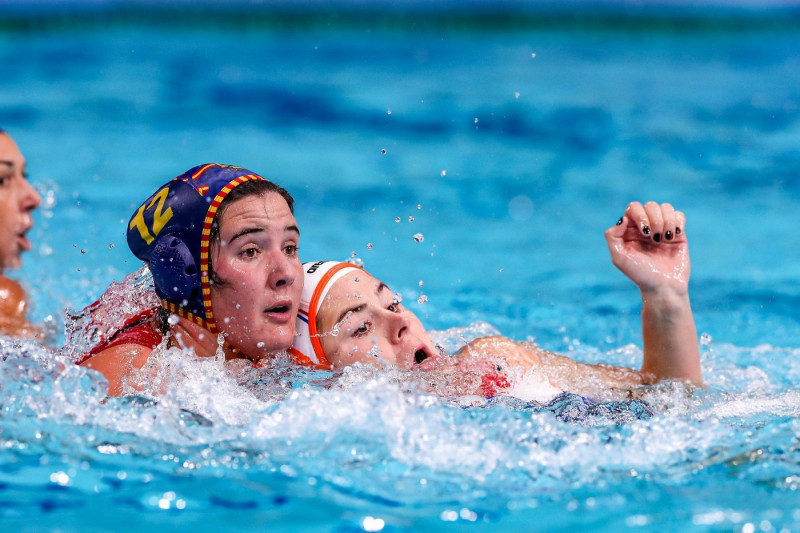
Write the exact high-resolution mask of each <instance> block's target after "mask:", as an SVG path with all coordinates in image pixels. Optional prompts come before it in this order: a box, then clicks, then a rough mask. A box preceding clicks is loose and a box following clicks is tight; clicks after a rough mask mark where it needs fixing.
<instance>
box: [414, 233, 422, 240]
mask: <svg viewBox="0 0 800 533" xmlns="http://www.w3.org/2000/svg"><path fill="white" fill-rule="evenodd" d="M424 240H425V236H424V235H423V234H422V233H415V234H414V241H416V242H422V241H424Z"/></svg>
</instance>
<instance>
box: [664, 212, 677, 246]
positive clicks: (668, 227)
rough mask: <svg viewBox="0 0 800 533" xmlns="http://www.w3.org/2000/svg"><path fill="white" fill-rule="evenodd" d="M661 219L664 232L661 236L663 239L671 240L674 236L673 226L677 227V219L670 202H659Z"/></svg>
mask: <svg viewBox="0 0 800 533" xmlns="http://www.w3.org/2000/svg"><path fill="white" fill-rule="evenodd" d="M660 207H661V220H663V223H664V225H663V229H664V234H663V235H662V238H663V240H664V241H671V240H672V239H674V238H675V228H676V227H677V219H676V216H675V208H674V207H672V204H669V203H663V204H661V206H660Z"/></svg>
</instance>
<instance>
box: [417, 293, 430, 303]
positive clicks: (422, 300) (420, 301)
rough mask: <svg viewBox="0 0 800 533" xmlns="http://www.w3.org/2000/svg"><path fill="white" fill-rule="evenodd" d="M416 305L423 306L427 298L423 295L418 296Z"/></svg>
mask: <svg viewBox="0 0 800 533" xmlns="http://www.w3.org/2000/svg"><path fill="white" fill-rule="evenodd" d="M417 303H418V304H420V305H425V304H426V303H428V297H427V296H425V295H424V294H420V295H419V298H417Z"/></svg>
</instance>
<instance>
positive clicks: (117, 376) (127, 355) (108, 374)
mask: <svg viewBox="0 0 800 533" xmlns="http://www.w3.org/2000/svg"><path fill="white" fill-rule="evenodd" d="M151 353H153V349H152V348H148V347H146V346H142V345H140V344H120V345H117V346H112V347H110V348H107V349H105V350H103V351H101V352H99V353H97V354H95V355H94V356H92V357H91V358H90V359H87V360H86V361H84V362H83V363H81V366H85V367H87V368H91V369H92V370H97V371H98V372H100V373H101V374H103V376H105V378H106V379H107V380H108V395H109V396H120V395H121V394H122V393H123V386H124V385H125V384H126V382H128V380H129V378H131V377H132V376H133V375H134V373H135V372H136V371H138V370H140V369H141V368H142V367H143V366H144V365H145V364H146V363H147V360H148V359H149V357H150V354H151ZM128 384H130V383H128Z"/></svg>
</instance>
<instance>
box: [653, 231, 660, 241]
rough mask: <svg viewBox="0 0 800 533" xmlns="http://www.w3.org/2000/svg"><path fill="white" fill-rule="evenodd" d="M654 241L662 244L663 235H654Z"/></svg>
mask: <svg viewBox="0 0 800 533" xmlns="http://www.w3.org/2000/svg"><path fill="white" fill-rule="evenodd" d="M653 240H654V241H656V242H661V234H660V233H654V234H653Z"/></svg>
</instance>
